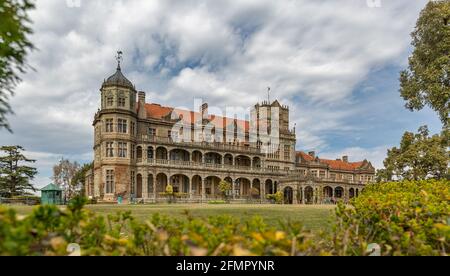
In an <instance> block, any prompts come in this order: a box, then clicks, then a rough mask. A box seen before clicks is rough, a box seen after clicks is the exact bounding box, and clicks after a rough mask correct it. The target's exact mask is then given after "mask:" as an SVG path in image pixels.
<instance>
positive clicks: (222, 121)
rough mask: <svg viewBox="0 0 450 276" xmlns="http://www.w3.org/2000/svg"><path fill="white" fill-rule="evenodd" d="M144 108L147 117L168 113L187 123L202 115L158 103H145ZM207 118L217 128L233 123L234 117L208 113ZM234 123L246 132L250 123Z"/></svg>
mask: <svg viewBox="0 0 450 276" xmlns="http://www.w3.org/2000/svg"><path fill="white" fill-rule="evenodd" d="M145 109H146V110H147V117H148V118H154V119H162V118H163V117H166V116H168V115H170V116H171V118H172V119H177V118H181V119H182V120H183V122H185V123H188V124H193V123H195V121H197V120H201V118H202V115H201V114H200V112H194V111H189V110H183V109H174V108H173V107H167V106H161V105H159V104H154V103H152V104H148V103H146V104H145ZM208 120H209V121H210V122H211V124H213V125H214V126H215V127H217V128H225V127H227V126H230V125H233V124H234V121H235V119H232V118H227V117H221V116H216V115H208ZM236 124H237V127H238V128H241V129H242V128H243V129H244V130H245V131H246V132H247V131H249V129H250V123H249V121H246V120H239V119H236Z"/></svg>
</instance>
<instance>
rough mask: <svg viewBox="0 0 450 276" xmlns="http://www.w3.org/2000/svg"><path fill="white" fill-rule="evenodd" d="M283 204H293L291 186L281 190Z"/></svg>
mask: <svg viewBox="0 0 450 276" xmlns="http://www.w3.org/2000/svg"><path fill="white" fill-rule="evenodd" d="M283 197H284V204H294V189H292V187H291V186H286V187H285V188H284V189H283Z"/></svg>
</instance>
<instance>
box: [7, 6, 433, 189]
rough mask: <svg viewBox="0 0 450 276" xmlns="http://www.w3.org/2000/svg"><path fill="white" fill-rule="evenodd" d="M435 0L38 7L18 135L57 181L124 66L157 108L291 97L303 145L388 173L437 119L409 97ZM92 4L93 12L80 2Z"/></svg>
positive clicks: (85, 154) (87, 155) (88, 151)
mask: <svg viewBox="0 0 450 276" xmlns="http://www.w3.org/2000/svg"><path fill="white" fill-rule="evenodd" d="M426 2H427V1H426V0H415V1H410V0H346V1H344V0H341V1H333V0H315V1H310V0H286V1H285V0H277V1H273V0H271V1H268V0H267V1H266V0H245V1H241V0H240V1H222V0H214V1H213V0H210V1H194V0H192V1H186V0H182V1H181V0H180V1H175V0H161V1H156V0H152V1H143V0H123V1H111V0H89V1H86V0H81V1H80V0H67V1H65V0H38V1H37V8H36V10H35V11H33V12H32V14H31V16H32V19H33V29H34V32H35V33H34V35H33V36H32V37H31V39H32V41H33V42H34V44H35V46H36V47H37V48H38V50H36V51H34V52H33V53H32V54H31V55H30V56H29V63H30V64H31V65H32V66H33V67H34V68H35V69H36V71H35V72H29V73H28V74H27V75H25V76H24V77H23V78H24V81H23V83H22V84H21V85H20V86H19V87H18V88H17V91H16V92H17V93H16V96H15V97H14V98H13V99H12V105H13V108H14V111H15V115H14V116H10V118H9V119H10V122H11V125H12V128H13V131H14V133H13V134H9V133H7V132H6V131H1V132H0V144H2V145H5V144H20V145H23V146H24V147H25V148H26V149H27V151H28V152H27V154H28V155H29V156H30V157H33V158H35V159H37V160H38V162H37V166H38V169H39V172H40V174H39V176H38V178H37V179H36V181H35V182H36V184H37V185H38V186H42V185H45V184H48V183H49V182H50V176H51V170H52V169H51V168H52V166H53V164H55V163H56V162H57V160H58V159H59V158H60V157H62V156H64V157H66V158H70V159H72V160H77V161H79V162H88V161H90V160H91V158H92V143H93V128H92V119H93V116H94V113H95V111H96V110H97V108H98V106H99V88H100V86H101V83H102V81H103V79H105V78H107V77H108V76H109V75H111V74H112V73H114V71H115V67H116V62H115V59H114V56H115V53H116V51H117V50H118V49H121V50H122V51H123V52H124V61H123V67H122V68H123V72H124V73H125V75H126V76H127V77H128V78H129V79H130V80H131V81H132V82H133V83H134V84H135V85H136V87H137V89H138V90H143V91H146V92H147V102H156V103H160V104H163V105H170V106H186V107H191V108H193V104H194V101H193V99H194V98H203V99H204V101H206V102H208V103H209V104H210V105H213V106H218V107H222V108H224V107H225V106H230V105H232V106H242V107H244V108H246V107H248V106H250V105H253V104H255V103H256V102H260V101H262V100H264V99H266V97H267V94H266V89H267V87H268V86H270V87H271V88H272V94H271V97H272V99H275V98H277V99H279V100H280V101H281V102H282V103H283V104H287V105H289V106H290V109H291V122H292V125H291V127H293V126H294V123H296V124H297V129H296V130H297V149H299V150H306V151H308V150H315V151H316V152H318V154H319V156H321V157H328V158H336V157H338V156H341V155H343V154H347V155H349V156H350V160H355V161H356V160H359V159H364V158H367V159H369V160H371V161H372V162H373V163H374V165H376V166H377V167H380V166H381V164H382V160H383V159H384V156H385V153H386V149H387V148H389V147H392V146H394V145H397V144H398V143H399V140H400V137H401V135H402V133H403V132H404V131H406V130H408V131H415V130H417V128H418V127H419V126H420V125H423V124H428V125H429V126H430V128H431V130H432V131H433V132H437V131H439V128H440V123H439V121H438V119H437V116H436V115H435V114H434V113H433V112H431V111H429V110H424V111H421V112H415V113H411V112H409V111H407V110H406V109H404V108H403V105H404V103H403V101H402V99H401V98H400V96H399V93H398V88H399V83H398V76H399V71H400V70H401V69H402V68H405V67H406V66H407V58H408V56H409V55H410V53H411V47H410V45H409V44H410V36H409V34H410V33H411V31H412V30H413V27H414V25H415V21H416V19H417V17H418V14H419V12H420V10H421V9H422V8H423V7H424V5H425V4H426ZM78 3H80V5H78Z"/></svg>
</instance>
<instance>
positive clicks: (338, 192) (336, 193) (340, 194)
mask: <svg viewBox="0 0 450 276" xmlns="http://www.w3.org/2000/svg"><path fill="white" fill-rule="evenodd" d="M334 197H335V198H343V197H344V188H342V187H340V186H338V187H336V188H335V189H334Z"/></svg>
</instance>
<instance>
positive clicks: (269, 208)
mask: <svg viewBox="0 0 450 276" xmlns="http://www.w3.org/2000/svg"><path fill="white" fill-rule="evenodd" d="M13 208H14V209H16V210H17V212H18V213H19V214H22V215H26V214H28V213H30V212H31V210H32V207H27V206H14V207H13ZM87 208H88V209H90V210H93V211H95V212H96V213H97V214H101V215H107V214H112V213H116V212H119V211H131V212H132V214H133V215H134V216H135V217H137V218H139V219H142V220H144V219H146V218H148V217H150V216H151V215H152V214H155V213H160V214H162V215H167V216H171V217H176V218H184V217H186V216H185V211H186V210H188V211H189V212H190V214H191V215H193V216H195V217H203V218H206V217H209V216H213V215H223V214H226V215H231V216H234V217H238V218H240V219H242V220H246V219H248V218H251V217H254V216H260V217H262V218H263V219H264V220H265V221H266V222H267V223H268V224H270V225H273V226H278V225H279V221H287V220H291V221H299V222H301V223H302V224H303V225H304V226H305V228H307V229H310V230H313V231H317V230H329V229H330V225H331V221H332V218H333V209H334V206H324V205H318V206H312V205H310V206H302V205H248V204H245V205H244V204H229V205H228V204H227V205H206V204H204V205H200V204H172V205H169V204H157V205H89V206H87Z"/></svg>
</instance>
